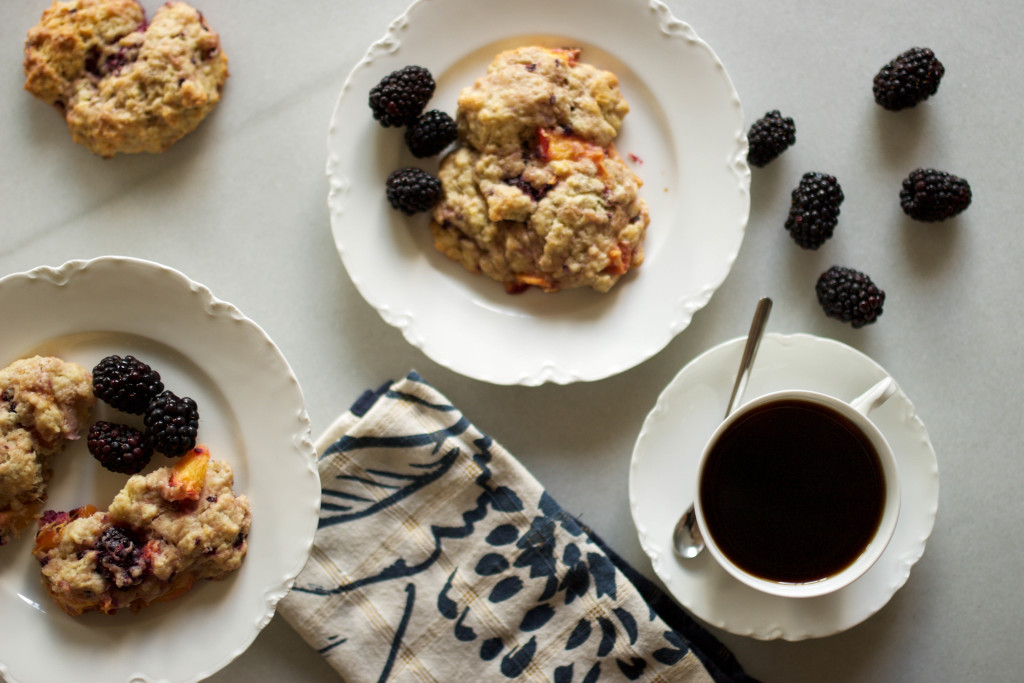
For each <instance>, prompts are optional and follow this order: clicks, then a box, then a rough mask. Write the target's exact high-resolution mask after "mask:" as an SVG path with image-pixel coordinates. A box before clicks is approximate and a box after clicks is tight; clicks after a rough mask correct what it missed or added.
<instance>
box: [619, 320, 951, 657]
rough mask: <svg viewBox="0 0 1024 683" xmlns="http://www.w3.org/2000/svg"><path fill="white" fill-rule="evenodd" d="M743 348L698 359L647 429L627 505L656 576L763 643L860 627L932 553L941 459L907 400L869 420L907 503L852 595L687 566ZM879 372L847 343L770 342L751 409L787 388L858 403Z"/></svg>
mask: <svg viewBox="0 0 1024 683" xmlns="http://www.w3.org/2000/svg"><path fill="white" fill-rule="evenodd" d="M744 342H745V339H744V338H737V339H732V340H730V341H727V342H724V343H722V344H719V345H718V346H715V347H713V348H711V349H709V350H708V351H705V352H704V353H703V354H701V355H700V356H698V357H697V358H695V359H694V360H692V361H690V363H688V364H687V365H686V366H685V367H684V368H683V369H682V370H680V371H679V373H678V374H677V375H676V376H675V378H674V379H673V380H672V381H671V382H670V383H669V384H668V386H666V387H665V389H664V390H663V391H662V393H661V395H660V396H659V397H658V400H657V402H656V404H655V406H654V408H653V409H652V410H651V412H650V413H649V414H648V416H647V418H646V419H645V420H644V424H643V427H642V428H641V430H640V435H639V436H638V438H637V441H636V446H635V447H634V449H633V456H632V460H631V462H630V468H629V504H630V510H631V512H632V515H633V523H634V524H635V525H636V529H637V534H638V536H639V538H640V545H641V547H643V549H644V552H646V553H647V555H648V556H649V557H650V558H651V564H652V566H653V568H654V572H655V573H656V574H657V575H658V577H659V578H660V579H661V580H662V582H663V583H664V584H665V586H666V588H668V590H669V592H671V593H672V595H674V596H675V598H676V599H677V600H678V601H679V602H680V603H681V604H682V605H683V606H684V607H686V608H687V609H688V610H690V611H691V612H693V613H694V614H695V615H696V616H698V617H699V618H701V619H703V620H704V621H706V622H707V623H709V624H711V625H712V626H716V627H718V628H721V629H724V630H726V631H729V632H730V633H735V634H738V635H744V636H750V637H752V638H758V639H761V640H772V639H777V638H781V639H785V640H803V639H806V638H818V637H822V636H828V635H832V634H834V633H838V632H840V631H843V630H845V629H848V628H851V627H852V626H855V625H857V624H859V623H860V622H862V621H864V620H865V619H867V618H868V617H870V616H871V615H872V614H874V613H876V612H877V611H878V610H880V609H881V608H882V607H884V606H885V605H886V603H888V602H889V599H890V598H891V597H892V596H893V595H894V594H895V593H896V591H897V590H899V589H900V588H901V587H902V586H903V584H904V583H906V581H907V578H908V577H909V576H910V569H911V567H913V566H914V564H915V563H916V562H917V561H918V560H919V559H920V558H921V555H922V554H923V553H924V547H925V543H926V542H927V540H928V537H929V536H930V535H931V532H932V528H933V527H934V525H935V515H936V513H937V511H938V505H939V472H938V463H937V461H936V457H935V450H934V448H933V447H932V444H931V441H930V439H929V438H928V432H927V431H926V430H925V427H924V424H923V423H922V422H921V420H920V418H919V417H918V416H917V414H916V413H915V411H914V406H913V404H912V403H911V402H910V399H908V398H907V396H906V394H904V393H903V391H902V390H900V391H898V392H897V393H896V394H895V395H894V396H893V397H892V398H890V399H889V400H888V401H886V403H885V405H883V406H881V407H880V408H878V409H877V410H875V411H873V412H872V413H871V419H872V421H874V423H875V424H876V425H877V426H878V428H879V429H880V430H881V431H882V433H883V434H884V435H885V438H886V440H887V441H888V442H889V444H890V445H891V446H892V449H893V452H894V453H895V455H896V461H897V466H898V468H899V472H900V489H901V496H902V498H901V505H900V517H899V520H898V521H897V523H896V531H895V532H894V534H893V537H892V540H891V541H890V542H889V546H888V547H887V548H886V550H885V552H884V553H882V556H881V557H880V558H879V560H878V562H876V563H875V565H874V566H872V567H871V569H869V570H868V571H867V572H866V573H865V574H864V575H863V576H862V577H861V578H859V579H857V580H856V581H854V582H853V583H852V584H850V585H849V586H847V587H845V588H843V589H841V590H839V591H837V592H835V593H832V594H830V595H824V596H821V597H816V598H784V597H779V596H774V595H768V594H766V593H761V592H760V591H757V590H755V589H753V588H750V587H749V586H746V585H744V584H742V583H740V582H739V581H738V580H736V579H735V578H733V577H732V576H730V575H729V574H728V573H727V572H726V571H725V570H724V569H722V568H721V567H720V566H719V565H718V564H717V563H716V562H715V560H714V558H712V557H711V556H710V555H709V554H708V553H702V554H701V555H699V556H698V557H697V558H695V559H692V560H681V559H679V558H677V557H676V556H675V554H674V553H673V552H672V546H671V538H672V527H673V525H674V524H675V521H676V519H678V517H679V515H680V514H682V512H683V510H684V509H686V507H687V506H688V505H689V503H690V499H691V497H692V495H693V494H692V492H693V491H694V490H695V489H696V468H697V461H698V459H699V458H700V454H701V451H702V449H703V446H704V443H705V441H707V439H708V438H709V437H710V436H711V434H712V433H713V432H714V430H715V428H716V427H717V426H718V424H719V423H720V422H721V420H722V412H723V411H724V409H725V405H726V404H727V403H728V401H729V391H730V389H731V387H732V384H733V380H734V379H735V373H736V368H737V367H739V361H740V355H741V354H742V349H743V344H744ZM887 375H888V373H887V372H886V371H885V369H884V368H882V367H881V366H880V365H879V364H878V363H876V362H875V361H874V360H872V359H871V358H869V357H868V356H866V355H864V354H863V353H861V352H860V351H857V350H856V349H853V348H851V347H849V346H846V345H845V344H843V343H841V342H838V341H835V340H832V339H825V338H822V337H815V336H813V335H809V334H795V335H779V334H768V335H765V337H764V339H763V340H762V342H761V346H760V349H759V351H758V354H757V362H756V363H755V364H754V368H753V371H752V372H751V374H750V379H749V383H748V385H747V388H746V392H745V394H746V401H749V400H753V399H754V398H756V397H757V396H761V395H763V394H767V393H769V392H772V391H776V390H780V389H809V390H812V391H819V392H822V393H826V394H832V395H834V396H838V397H839V398H841V399H844V400H852V399H853V398H856V397H857V396H858V395H860V393H861V392H862V391H864V390H865V389H867V388H868V387H870V386H871V385H872V384H874V383H875V382H877V381H879V380H881V379H883V378H884V377H886V376H887Z"/></svg>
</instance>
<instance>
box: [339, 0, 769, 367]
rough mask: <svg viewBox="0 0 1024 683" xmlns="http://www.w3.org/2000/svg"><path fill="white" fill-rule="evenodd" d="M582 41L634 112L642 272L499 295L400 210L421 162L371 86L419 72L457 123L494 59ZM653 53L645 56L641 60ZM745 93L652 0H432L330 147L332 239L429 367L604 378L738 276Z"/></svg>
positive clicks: (347, 104) (630, 144)
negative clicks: (392, 189)
mask: <svg viewBox="0 0 1024 683" xmlns="http://www.w3.org/2000/svg"><path fill="white" fill-rule="evenodd" d="M527 44H540V45H547V46H551V47H554V46H566V45H572V46H575V47H579V48H581V49H582V53H581V55H580V59H581V60H582V61H584V62H588V63H591V64H594V65H596V66H599V67H602V68H605V69H610V70H612V71H613V72H614V73H615V74H616V75H617V76H618V78H619V82H620V87H621V89H622V91H623V93H624V95H625V97H626V99H627V100H628V102H629V104H630V107H631V111H630V113H629V115H628V116H627V117H626V119H625V122H624V124H623V128H622V132H621V134H620V135H619V137H618V138H617V139H616V146H617V147H618V149H619V152H620V153H621V154H622V156H623V158H625V159H629V160H631V162H630V163H631V165H632V166H633V168H634V170H636V171H637V172H638V173H639V175H640V176H641V178H643V180H644V183H645V184H644V187H643V188H642V190H641V192H642V195H643V197H644V198H645V199H646V201H647V203H648V205H649V207H650V213H651V224H650V226H649V228H648V230H647V237H646V240H645V243H644V251H645V262H644V264H643V266H641V267H640V268H638V269H637V270H636V271H634V272H632V273H630V274H628V275H627V276H625V277H624V278H623V279H622V280H621V281H620V282H619V283H618V284H617V285H616V286H615V288H614V289H613V290H612V291H611V292H610V293H608V294H604V295H602V294H598V293H595V292H592V291H589V290H588V291H579V290H570V291H564V292H560V293H558V294H544V293H542V292H540V291H527V292H525V293H523V294H520V295H515V296H513V295H509V294H506V293H505V290H504V288H503V287H502V286H501V284H499V283H497V282H494V281H492V280H490V279H488V278H486V277H484V276H480V275H472V274H470V273H468V272H467V271H465V270H464V269H463V268H462V267H461V266H460V265H458V264H456V263H454V262H452V261H449V260H448V259H446V258H445V257H444V256H443V255H441V254H440V253H438V252H437V251H436V250H435V249H434V246H433V239H432V237H431V234H430V228H429V218H428V217H427V216H426V215H424V214H420V215H418V216H413V217H407V216H404V215H403V214H401V213H399V212H397V211H394V210H393V209H391V208H390V207H389V206H388V204H387V201H386V199H385V195H384V182H385V180H386V179H387V176H388V174H389V173H390V172H391V171H393V170H394V169H396V168H399V167H401V166H409V165H414V166H420V167H422V168H425V169H427V170H429V171H431V172H436V170H437V164H438V159H437V158H434V159H426V160H417V159H415V158H414V157H413V156H412V155H411V154H410V153H409V152H408V151H407V150H406V149H405V145H404V141H403V135H402V131H401V130H398V129H394V128H382V127H381V126H380V125H379V124H378V123H377V122H376V121H375V120H374V119H373V117H372V114H371V112H370V109H369V106H368V104H367V96H368V93H369V91H370V89H371V88H372V87H373V86H374V85H376V83H377V82H378V81H379V80H380V79H381V78H383V77H384V76H385V75H387V74H388V73H390V72H392V71H394V70H396V69H399V68H402V67H403V66H406V65H408V64H419V65H421V66H424V67H426V68H428V69H429V70H430V71H431V73H432V74H433V75H434V78H435V81H436V82H437V90H436V91H435V94H434V97H433V99H432V100H431V102H430V104H429V105H428V107H429V108H431V109H443V110H444V111H447V112H449V113H450V114H454V113H455V109H456V101H457V98H458V94H459V92H460V91H461V89H462V88H463V87H466V86H468V85H471V84H472V83H473V82H474V81H475V80H476V79H477V78H478V77H480V76H482V75H483V74H484V72H485V71H486V67H487V65H488V64H489V63H490V61H491V59H492V58H493V56H494V55H495V54H497V53H498V52H499V51H501V50H503V49H508V48H512V47H516V46H520V45H527ZM640 46H642V47H643V49H638V47H640ZM746 152H747V140H746V133H745V129H744V125H743V112H742V108H741V106H740V101H739V97H738V96H737V94H736V91H735V89H734V87H733V85H732V82H731V80H730V79H729V76H728V74H727V73H726V71H725V68H724V67H723V66H722V63H721V61H720V60H719V59H718V57H717V56H716V55H715V53H714V51H713V50H712V49H711V48H710V47H709V46H708V45H707V43H705V42H704V41H702V40H701V39H700V38H699V37H698V36H697V35H696V33H695V32H694V31H693V29H692V28H690V27H689V26H688V25H686V24H685V23H683V22H681V21H679V20H678V19H676V18H675V17H673V16H672V13H671V11H670V10H669V9H668V7H667V6H666V5H664V4H663V3H661V2H659V1H658V0H648V1H646V2H640V1H637V0H630V1H624V0H589V1H585V0H520V1H519V2H516V3H514V4H513V3H507V2H470V1H469V0H420V1H418V2H415V3H414V4H413V5H412V6H410V7H409V8H408V9H407V10H406V12H405V13H404V14H402V15H401V16H400V17H398V18H397V19H395V20H394V21H393V22H392V24H391V26H390V28H389V30H388V32H387V35H385V36H384V37H383V38H382V39H380V40H378V41H377V42H375V43H373V44H372V45H371V46H370V48H369V50H368V51H367V53H366V55H365V56H364V57H363V59H362V60H361V61H360V62H359V63H358V64H356V66H355V67H354V68H353V69H352V71H351V73H350V74H349V76H348V79H347V80H346V82H345V85H344V87H343V88H342V90H341V94H340V95H339V97H338V101H337V104H336V106H335V110H334V113H333V116H332V118H331V123H330V129H329V134H328V157H327V175H328V179H329V185H330V189H329V196H328V206H329V209H330V215H331V228H332V232H333V236H334V240H335V243H336V246H337V249H338V252H339V254H340V256H341V259H342V261H343V263H344V265H345V268H346V269H347V271H348V273H349V276H350V277H351V279H352V282H353V283H354V284H355V286H356V288H357V289H358V291H359V292H360V294H361V295H362V296H363V298H365V299H366V301H367V302H368V303H370V305H372V306H373V307H374V308H375V309H376V310H377V311H378V312H379V313H380V315H381V317H382V318H383V319H384V320H385V321H386V322H387V323H389V324H391V325H393V326H395V327H397V328H399V329H400V330H401V331H402V334H403V335H404V336H405V338H406V339H407V340H408V341H409V342H410V343H411V344H413V345H414V346H416V347H417V348H419V349H421V350H422V351H423V352H424V353H425V354H426V355H427V356H429V357H430V358H431V359H433V360H434V361H436V362H437V363H440V364H441V365H443V366H446V367H448V368H450V369H452V370H454V371H456V372H459V373H461V374H463V375H466V376H469V377H473V378H476V379H480V380H483V381H487V382H492V383H495V384H522V385H531V386H532V385H539V384H543V383H544V382H555V383H559V384H567V383H571V382H576V381H590V380H597V379H602V378H605V377H609V376H611V375H614V374H616V373H619V372H622V371H624V370H627V369H629V368H631V367H633V366H635V365H637V364H639V363H641V362H643V361H644V360H646V359H648V358H650V357H651V356H653V355H654V354H655V353H657V352H658V351H660V350H661V349H662V348H664V347H665V346H666V345H667V344H668V343H669V341H671V340H672V339H673V338H674V337H675V335H676V334H678V333H679V332H681V331H682V330H683V329H685V328H686V327H687V325H689V323H690V320H691V319H692V317H693V314H694V313H695V312H696V311H697V310H699V309H700V308H702V307H703V306H704V305H705V304H706V303H707V302H708V300H709V299H710V298H711V295H712V294H713V293H714V291H715V290H716V289H717V288H718V286H719V285H720V284H721V283H722V281H723V280H724V279H725V277H726V276H727V275H728V273H729V270H730V269H731V268H732V264H733V262H734V261H735V259H736V255H737V253H738V252H739V249H740V245H741V244H742V241H743V236H744V233H745V230H746V225H747V219H748V215H749V210H750V194H749V188H750V169H749V168H748V166H747V163H746Z"/></svg>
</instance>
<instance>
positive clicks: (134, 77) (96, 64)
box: [24, 0, 228, 157]
mask: <svg viewBox="0 0 1024 683" xmlns="http://www.w3.org/2000/svg"><path fill="white" fill-rule="evenodd" d="M24 68H25V89H26V90H28V91H29V92H31V93H32V94H33V95H35V96H36V97H38V98H40V99H42V100H43V101H45V102H47V103H49V104H52V105H54V106H55V107H56V108H57V109H58V111H60V112H61V113H62V114H63V116H64V118H65V119H66V121H67V124H68V128H69V130H70V131H71V136H72V138H73V139H74V140H75V142H78V143H80V144H83V145H85V146H86V147H88V148H89V149H90V150H91V151H92V152H94V153H95V154H98V155H100V156H102V157H111V156H113V155H114V154H117V153H138V152H153V153H155V152H163V151H165V150H166V149H167V148H169V147H170V146H171V145H172V144H174V143H175V142H176V141H178V140H179V139H181V138H182V137H183V136H185V135H186V134H188V133H189V132H191V131H192V130H194V129H195V128H196V126H198V125H199V123H200V122H201V121H202V120H203V119H204V118H205V117H206V115H207V114H209V113H210V111H212V109H213V108H214V107H215V106H216V105H217V103H218V102H219V101H220V98H221V91H222V89H223V87H224V82H225V80H226V79H227V76H228V60H227V57H226V56H225V55H224V52H223V50H222V49H221V45H220V37H219V36H218V35H217V33H215V32H214V31H212V30H211V29H210V27H209V26H208V25H207V24H206V21H205V19H204V18H203V16H202V14H201V13H200V12H199V11H197V10H196V9H194V8H193V7H191V6H190V5H188V4H187V3H184V2H168V3H167V4H165V5H163V6H161V7H160V8H159V9H158V10H157V11H156V12H155V13H154V15H153V17H152V19H151V20H150V21H149V22H147V21H146V16H145V11H144V10H143V9H142V7H141V6H140V5H139V4H138V2H136V1H135V0H70V1H69V2H60V1H59V0H57V1H56V2H54V3H53V5H51V6H50V7H49V8H48V9H46V10H45V11H44V12H43V14H42V18H41V19H40V22H39V24H38V25H36V26H35V27H33V28H32V29H30V30H29V32H28V37H27V40H26V42H25V62H24Z"/></svg>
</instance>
